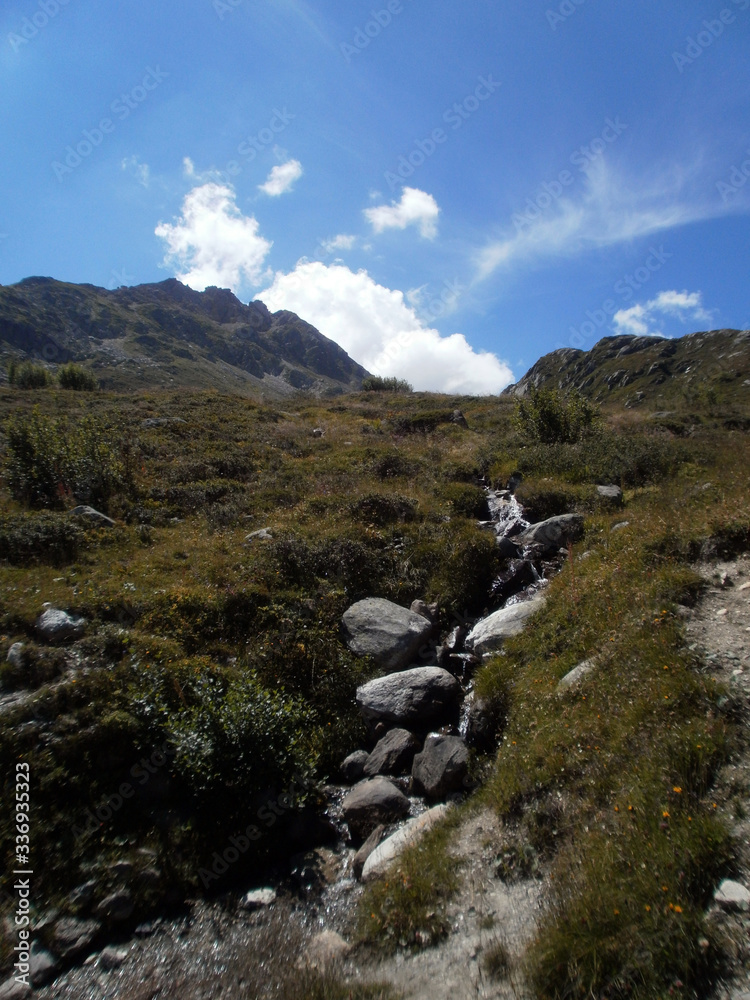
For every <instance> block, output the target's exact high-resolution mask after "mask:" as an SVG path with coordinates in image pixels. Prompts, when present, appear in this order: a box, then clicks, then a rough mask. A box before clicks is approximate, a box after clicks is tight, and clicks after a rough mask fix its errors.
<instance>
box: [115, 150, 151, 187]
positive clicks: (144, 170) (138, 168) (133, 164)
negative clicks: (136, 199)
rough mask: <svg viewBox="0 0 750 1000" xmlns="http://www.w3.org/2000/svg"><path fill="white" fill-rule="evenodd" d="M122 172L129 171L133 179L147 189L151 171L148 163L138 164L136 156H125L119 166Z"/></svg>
mask: <svg viewBox="0 0 750 1000" xmlns="http://www.w3.org/2000/svg"><path fill="white" fill-rule="evenodd" d="M120 166H121V167H122V169H123V170H130V172H131V173H132V174H133V176H134V177H135V179H136V180H137V181H138V183H139V184H141V185H142V186H143V187H145V188H147V187H148V186H149V183H150V181H151V170H150V168H149V165H148V163H139V162H138V157H137V156H126V157H125V159H124V160H123V161H122V163H121V164H120Z"/></svg>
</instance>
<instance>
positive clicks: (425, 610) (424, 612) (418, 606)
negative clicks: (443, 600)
mask: <svg viewBox="0 0 750 1000" xmlns="http://www.w3.org/2000/svg"><path fill="white" fill-rule="evenodd" d="M437 608H438V606H437V604H426V603H425V602H424V601H419V600H417V601H412V602H411V608H410V609H409V610H410V611H412V612H413V613H414V614H415V615H421V616H422V617H423V618H426V619H427V621H428V622H431V621H433V620H434V618H435V615H436V613H437Z"/></svg>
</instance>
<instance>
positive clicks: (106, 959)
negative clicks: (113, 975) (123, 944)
mask: <svg viewBox="0 0 750 1000" xmlns="http://www.w3.org/2000/svg"><path fill="white" fill-rule="evenodd" d="M127 957H128V949H127V948H114V947H112V946H111V945H109V946H108V947H106V948H104V949H103V950H102V953H101V954H100V955H99V965H101V967H102V968H103V969H106V970H107V971H108V972H109V971H110V970H112V969H119V968H120V966H121V965H122V963H123V962H124V961H125V959H126V958H127Z"/></svg>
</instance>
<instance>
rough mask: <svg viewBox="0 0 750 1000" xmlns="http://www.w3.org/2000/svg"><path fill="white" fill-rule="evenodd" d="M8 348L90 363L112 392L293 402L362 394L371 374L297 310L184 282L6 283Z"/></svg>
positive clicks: (2, 299)
mask: <svg viewBox="0 0 750 1000" xmlns="http://www.w3.org/2000/svg"><path fill="white" fill-rule="evenodd" d="M0 352H2V354H4V355H5V356H6V357H16V358H18V357H21V358H35V359H38V360H41V361H44V362H47V363H49V364H51V365H54V364H58V363H63V362H66V361H71V360H72V361H83V362H86V363H88V364H89V365H91V367H92V368H93V369H94V371H95V373H96V375H97V377H98V378H99V379H100V381H101V382H102V384H103V385H104V386H105V387H106V388H112V389H130V388H135V387H136V386H139V387H145V386H169V387H175V386H180V385H184V386H195V387H201V388H217V389H222V390H230V391H234V392H236V391H240V392H242V391H247V392H253V391H254V390H260V391H262V392H264V393H267V394H268V395H269V396H271V397H275V398H283V397H284V396H285V395H289V394H291V393H293V392H295V391H296V390H299V389H303V390H306V391H308V392H312V393H314V394H315V395H333V394H337V393H341V392H346V391H352V390H356V389H358V388H359V386H360V385H361V382H362V379H363V378H365V377H366V376H367V374H368V372H367V371H366V370H365V369H364V368H362V366H361V365H358V364H357V363H356V362H355V361H353V360H352V359H351V358H350V357H349V355H348V354H347V353H346V352H345V351H344V350H343V349H342V348H340V347H339V346H338V345H337V344H335V343H334V342H333V341H332V340H329V339H328V338H327V337H325V336H323V334H321V333H320V332H319V331H318V330H316V329H315V327H313V326H311V325H310V324H309V323H305V322H304V320H301V319H300V318H299V317H298V316H296V315H295V314H294V313H291V312H286V311H282V312H277V313H271V312H269V310H268V309H267V308H266V306H265V305H264V304H263V303H262V302H258V301H256V302H251V303H249V304H248V305H244V304H243V303H242V302H240V300H239V299H238V298H236V296H235V295H233V294H232V292H230V291H229V290H228V289H225V288H207V289H206V291H205V292H196V291H194V290H193V289H191V288H188V287H187V286H186V285H183V284H181V283H180V282H179V281H177V280H175V279H174V278H170V279H169V280H167V281H162V282H159V283H157V284H150V285H136V286H134V287H132V288H118V289H117V290H116V291H108V290H107V289H105V288H97V287H95V286H94V285H73V284H68V283H65V282H61V281H55V280H54V279H52V278H26V279H24V280H23V281H21V282H19V283H18V284H17V285H9V286H6V287H0Z"/></svg>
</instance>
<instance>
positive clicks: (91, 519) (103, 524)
mask: <svg viewBox="0 0 750 1000" xmlns="http://www.w3.org/2000/svg"><path fill="white" fill-rule="evenodd" d="M70 513H71V515H72V516H73V517H80V518H81V519H82V520H83V521H88V523H89V524H93V525H95V526H96V527H98V528H114V527H115V523H116V522H115V521H113V520H112V518H111V517H107V515H106V514H102V512H101V511H99V510H95V509H94V508H93V507H89V506H88V505H87V504H80V506H78V507H74V508H73V510H71V512H70Z"/></svg>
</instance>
